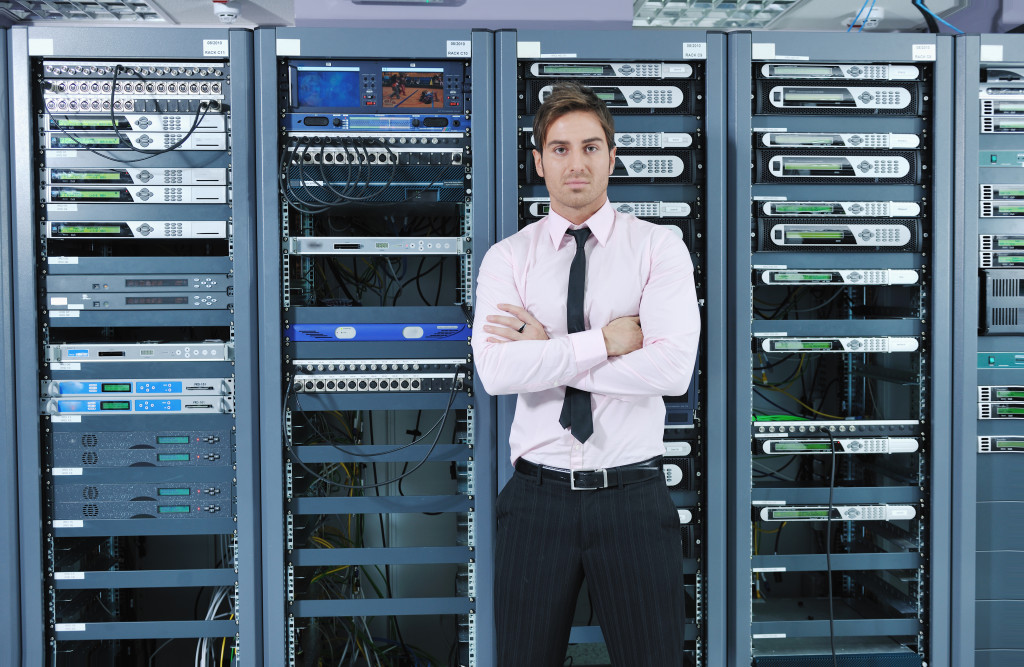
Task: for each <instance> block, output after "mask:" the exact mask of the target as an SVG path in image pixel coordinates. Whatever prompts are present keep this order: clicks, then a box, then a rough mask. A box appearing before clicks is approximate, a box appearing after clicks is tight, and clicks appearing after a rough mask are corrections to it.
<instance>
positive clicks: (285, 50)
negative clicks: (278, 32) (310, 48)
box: [277, 39, 302, 56]
mask: <svg viewBox="0 0 1024 667" xmlns="http://www.w3.org/2000/svg"><path fill="white" fill-rule="evenodd" d="M301 42H302V40H301V39H278V40H277V55H279V56H297V55H300V53H299V52H300V51H301V50H302V49H301Z"/></svg>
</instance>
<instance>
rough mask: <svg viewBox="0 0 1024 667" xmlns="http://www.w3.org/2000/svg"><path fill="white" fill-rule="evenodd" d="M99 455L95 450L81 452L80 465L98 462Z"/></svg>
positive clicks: (91, 464)
mask: <svg viewBox="0 0 1024 667" xmlns="http://www.w3.org/2000/svg"><path fill="white" fill-rule="evenodd" d="M99 460H100V457H99V456H97V454H96V452H82V465H86V466H94V465H96V464H97V463H99Z"/></svg>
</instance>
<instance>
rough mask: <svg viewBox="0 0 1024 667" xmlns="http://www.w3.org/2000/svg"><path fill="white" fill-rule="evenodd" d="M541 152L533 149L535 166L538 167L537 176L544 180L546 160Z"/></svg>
mask: <svg viewBox="0 0 1024 667" xmlns="http://www.w3.org/2000/svg"><path fill="white" fill-rule="evenodd" d="M542 158H543V156H542V155H541V154H540V151H539V150H537V149H536V148H534V149H533V165H534V166H535V167H537V175H538V176H540V177H541V178H544V160H543V159H542Z"/></svg>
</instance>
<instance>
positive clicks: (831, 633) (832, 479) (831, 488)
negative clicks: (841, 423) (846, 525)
mask: <svg viewBox="0 0 1024 667" xmlns="http://www.w3.org/2000/svg"><path fill="white" fill-rule="evenodd" d="M825 432H826V433H828V441H829V444H830V445H831V449H832V472H831V474H829V476H828V519H826V521H825V566H826V567H827V568H828V642H829V646H830V647H831V649H832V667H839V659H838V658H837V657H836V627H835V622H836V612H835V608H834V604H833V600H832V508H833V506H834V501H833V494H834V493H835V490H836V440H835V438H834V437H832V430H831V429H828V430H826V431H825Z"/></svg>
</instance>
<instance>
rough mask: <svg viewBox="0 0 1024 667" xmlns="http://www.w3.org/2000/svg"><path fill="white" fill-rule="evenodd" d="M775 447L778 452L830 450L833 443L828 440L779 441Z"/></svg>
mask: <svg viewBox="0 0 1024 667" xmlns="http://www.w3.org/2000/svg"><path fill="white" fill-rule="evenodd" d="M774 449H775V451H777V452H809V451H821V452H830V451H832V445H830V444H829V443H827V442H777V443H775V445H774Z"/></svg>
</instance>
